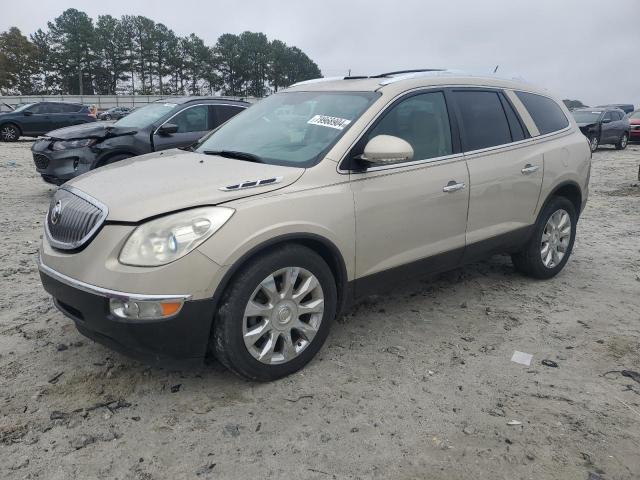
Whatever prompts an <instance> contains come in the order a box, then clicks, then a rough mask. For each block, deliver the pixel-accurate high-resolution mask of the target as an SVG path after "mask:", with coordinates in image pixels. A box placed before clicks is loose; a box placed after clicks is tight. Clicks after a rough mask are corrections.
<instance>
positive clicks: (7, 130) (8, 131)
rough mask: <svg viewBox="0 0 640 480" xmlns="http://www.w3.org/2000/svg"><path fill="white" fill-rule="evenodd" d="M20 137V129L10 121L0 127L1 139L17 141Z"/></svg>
mask: <svg viewBox="0 0 640 480" xmlns="http://www.w3.org/2000/svg"><path fill="white" fill-rule="evenodd" d="M19 138H20V130H18V127H16V126H15V125H12V124H10V123H8V124H6V125H2V127H0V140H2V141H3V142H15V141H17V140H18V139H19Z"/></svg>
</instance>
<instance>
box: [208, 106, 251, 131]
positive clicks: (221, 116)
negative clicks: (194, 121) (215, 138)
mask: <svg viewBox="0 0 640 480" xmlns="http://www.w3.org/2000/svg"><path fill="white" fill-rule="evenodd" d="M209 108H210V109H211V112H212V113H213V115H212V116H211V118H212V119H213V124H212V126H211V128H216V127H218V126H220V125H222V124H223V123H224V122H226V121H227V120H229V119H230V118H231V117H234V116H235V115H237V114H238V113H240V112H241V111H243V110H244V108H242V107H234V106H231V105H210V106H209Z"/></svg>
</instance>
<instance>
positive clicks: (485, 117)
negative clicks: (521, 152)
mask: <svg viewBox="0 0 640 480" xmlns="http://www.w3.org/2000/svg"><path fill="white" fill-rule="evenodd" d="M453 94H454V96H455V99H456V103H457V104H458V109H459V111H460V116H461V120H462V132H463V135H462V138H463V143H464V149H465V150H466V151H471V150H480V149H481V148H488V147H494V146H496V145H504V144H506V143H511V130H510V128H509V122H508V121H507V116H506V114H505V111H504V108H503V107H502V102H501V101H500V97H499V96H498V93H497V92H487V91H474V90H467V91H465V90H459V91H455V92H454V93H453Z"/></svg>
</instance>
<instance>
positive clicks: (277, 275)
mask: <svg viewBox="0 0 640 480" xmlns="http://www.w3.org/2000/svg"><path fill="white" fill-rule="evenodd" d="M336 308H337V291H336V284H335V279H334V278H333V275H332V273H331V269H330V268H329V267H328V266H327V264H326V262H325V261H324V260H323V259H322V257H320V256H319V255H318V254H317V253H315V252H314V251H313V250H310V249H308V248H306V247H303V246H300V245H285V246H282V247H279V248H277V249H275V250H272V251H271V252H269V253H267V254H265V255H263V256H260V257H259V258H256V259H254V260H252V261H251V262H250V263H249V264H247V265H246V266H245V267H244V268H243V269H242V270H241V271H240V273H239V274H238V275H236V277H235V278H234V279H233V281H232V283H231V285H230V286H229V288H228V289H227V291H226V292H225V294H224V296H223V299H222V303H221V305H220V308H219V309H218V314H217V315H216V319H215V322H214V328H213V334H212V350H213V353H214V354H215V356H216V358H217V359H218V360H219V361H220V362H221V363H222V364H223V365H225V366H226V367H227V368H229V369H230V370H232V371H233V372H235V373H237V374H239V375H241V376H243V377H246V378H249V379H252V380H261V381H268V380H274V379H277V378H281V377H284V376H286V375H290V374H291V373H294V372H296V371H297V370H299V369H301V368H302V367H303V366H304V365H306V364H307V363H308V362H309V361H310V360H311V359H312V358H313V357H314V356H315V354H316V353H317V352H318V350H320V348H321V347H322V344H323V343H324V341H325V340H326V338H327V335H328V333H329V327H330V324H331V321H332V320H333V318H334V316H335V315H336Z"/></svg>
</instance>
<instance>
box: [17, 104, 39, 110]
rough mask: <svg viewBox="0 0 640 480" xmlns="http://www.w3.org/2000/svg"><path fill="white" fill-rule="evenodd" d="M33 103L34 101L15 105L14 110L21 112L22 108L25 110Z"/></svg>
mask: <svg viewBox="0 0 640 480" xmlns="http://www.w3.org/2000/svg"><path fill="white" fill-rule="evenodd" d="M33 105H35V103H25V104H24V105H20V106H19V107H17V108H16V109H15V110H14V112H22V111H23V110H26V109H27V108H29V107H32V106H33Z"/></svg>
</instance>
